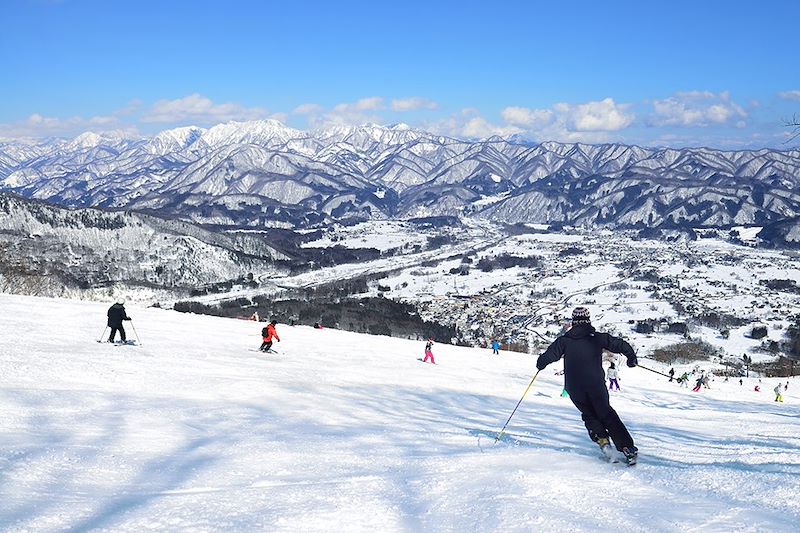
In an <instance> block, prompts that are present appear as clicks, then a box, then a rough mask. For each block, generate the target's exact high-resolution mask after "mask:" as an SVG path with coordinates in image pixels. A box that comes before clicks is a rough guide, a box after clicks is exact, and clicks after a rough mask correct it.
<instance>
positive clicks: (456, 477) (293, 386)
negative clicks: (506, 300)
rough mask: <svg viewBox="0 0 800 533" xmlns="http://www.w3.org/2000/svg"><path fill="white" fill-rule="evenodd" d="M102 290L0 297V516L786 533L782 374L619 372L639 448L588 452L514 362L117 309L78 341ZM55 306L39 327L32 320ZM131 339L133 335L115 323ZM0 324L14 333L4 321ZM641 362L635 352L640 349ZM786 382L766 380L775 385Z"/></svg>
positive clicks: (371, 527)
mask: <svg viewBox="0 0 800 533" xmlns="http://www.w3.org/2000/svg"><path fill="white" fill-rule="evenodd" d="M106 307H107V305H104V304H96V303H78V302H72V301H67V300H49V299H37V298H32V297H21V296H9V295H0V332H2V335H3V336H2V341H1V342H0V375H1V376H3V377H2V385H0V420H3V423H2V424H0V469H2V474H3V482H2V483H1V484H0V529H2V530H3V531H64V530H69V531H87V530H102V531H132V532H133V531H136V532H139V531H143V530H159V531H179V530H181V531H187V530H202V531H256V530H258V531H293V532H294V531H590V530H591V531H598V530H609V531H621V532H627V531H631V532H641V531H704V532H706V531H709V532H715V531H719V532H722V531H725V532H729V531H793V530H795V529H796V524H797V523H798V520H800V501H798V499H797V497H796V496H797V494H798V493H800V453H798V452H800V438H798V435H797V427H796V420H797V417H798V415H800V404H798V401H797V392H798V390H800V383H798V382H797V381H796V380H792V381H791V383H790V386H789V390H788V392H787V394H786V396H785V399H786V401H785V403H783V404H777V403H775V402H773V396H772V395H771V393H770V392H769V391H770V390H771V388H772V387H773V386H774V384H775V383H777V381H775V380H769V379H764V380H763V383H762V384H761V389H762V390H763V391H764V392H761V393H756V392H753V386H754V384H755V383H756V382H757V381H756V380H757V378H750V379H748V380H746V381H745V384H744V385H742V386H740V385H739V384H738V382H737V383H723V382H722V381H721V380H720V379H717V380H716V381H714V382H712V388H711V390H708V391H704V392H702V393H692V392H691V391H687V390H686V389H680V388H678V387H677V386H676V385H675V384H670V383H667V382H666V380H665V379H664V378H661V377H660V376H657V375H656V374H652V373H649V372H647V371H645V370H642V369H625V370H624V371H623V373H622V379H621V384H622V391H621V392H620V393H614V394H613V398H612V404H613V405H614V406H615V407H616V409H617V411H618V412H619V413H620V415H621V417H622V419H623V420H624V421H625V422H626V423H627V424H628V426H629V428H630V430H631V432H632V434H633V436H634V438H635V439H636V440H637V444H638V446H639V447H640V449H641V458H640V464H639V465H638V466H636V467H634V468H628V467H625V466H621V465H613V464H607V463H603V462H601V461H600V460H599V459H598V458H597V451H596V450H595V449H594V448H595V446H594V445H593V444H592V443H591V442H590V441H589V440H588V438H587V436H586V434H585V431H584V429H583V427H582V423H581V421H580V418H579V416H578V414H577V411H576V410H575V408H574V407H573V406H572V405H571V403H570V402H569V400H568V399H567V398H562V397H560V392H561V386H562V377H560V376H556V375H555V374H554V373H555V371H556V370H557V368H555V367H556V366H557V365H553V366H551V367H548V368H547V369H546V370H545V371H543V372H542V374H541V375H540V377H539V379H537V381H536V382H535V383H534V386H533V388H532V390H531V392H530V393H529V394H528V396H527V398H526V399H525V401H524V402H523V403H522V405H521V407H520V408H519V410H518V411H517V413H516V415H515V416H514V418H513V419H512V421H511V424H510V425H509V428H508V432H509V435H508V436H507V437H505V438H503V439H502V441H501V442H500V443H498V444H497V445H493V438H494V436H495V434H496V433H495V432H496V431H497V430H498V429H499V428H500V427H501V426H502V424H503V423H504V422H505V420H506V419H507V417H508V415H509V414H510V412H511V410H512V409H513V407H514V405H515V404H516V402H517V401H518V400H519V397H520V395H521V394H522V392H523V390H524V389H525V387H526V386H527V384H528V383H529V381H530V377H531V375H532V373H533V371H534V358H533V357H531V356H528V355H522V354H514V353H506V352H501V355H500V356H495V357H493V356H491V355H490V351H489V350H477V349H469V348H459V347H454V346H449V345H436V346H435V348H434V353H435V356H436V362H437V365H436V366H434V365H429V364H424V363H422V362H420V361H419V360H418V357H420V355H421V351H422V343H418V342H411V341H405V340H399V339H392V338H387V337H372V336H366V335H357V334H352V333H346V332H341V331H335V330H328V329H325V330H314V329H311V328H306V327H295V328H292V327H288V326H286V325H283V324H279V325H278V332H279V334H280V336H281V342H280V343H277V344H276V348H277V349H278V350H279V351H280V353H279V354H277V355H264V354H261V353H259V352H257V351H255V348H256V346H257V345H258V344H259V340H260V339H259V330H260V327H261V324H257V323H253V322H248V321H239V320H232V319H221V318H213V317H207V316H195V315H181V314H178V313H175V312H171V311H165V310H159V309H143V308H142V309H140V308H136V307H133V308H129V309H128V311H129V314H130V315H131V316H132V317H133V319H134V322H133V324H135V326H136V332H138V335H139V336H140V337H141V341H142V345H141V346H138V347H129V346H122V347H115V346H111V345H108V344H98V343H96V342H95V340H97V338H98V336H99V335H100V330H101V328H102V327H103V325H104V324H105V311H106ZM43 316H48V317H58V320H57V323H55V324H51V323H49V322H43V320H42V317H43ZM128 329H129V335H130V336H131V337H134V334H133V331H132V328H130V327H129V328H128ZM9 332H13V334H14V339H13V342H12V341H11V338H10V333H9ZM642 364H650V365H653V366H655V367H656V368H658V367H657V366H656V365H655V363H652V362H647V360H646V359H642ZM782 381H784V382H785V379H784V380H782Z"/></svg>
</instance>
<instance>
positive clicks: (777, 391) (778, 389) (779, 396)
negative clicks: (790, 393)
mask: <svg viewBox="0 0 800 533" xmlns="http://www.w3.org/2000/svg"><path fill="white" fill-rule="evenodd" d="M781 389H782V387H781V384H780V383H778V385H776V386H775V389H774V391H775V401H776V402H782V401H783V395H782V394H781V392H782V391H781Z"/></svg>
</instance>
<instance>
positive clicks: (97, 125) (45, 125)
mask: <svg viewBox="0 0 800 533" xmlns="http://www.w3.org/2000/svg"><path fill="white" fill-rule="evenodd" d="M85 131H92V132H95V133H111V134H114V135H118V136H127V137H136V136H138V133H139V132H138V131H137V129H136V128H135V127H134V126H131V125H129V124H123V123H122V122H120V120H119V118H118V117H117V116H116V115H108V116H100V115H98V116H94V117H89V118H85V117H80V116H74V117H68V118H58V117H46V116H44V115H41V114H39V113H33V114H32V115H30V116H29V117H28V118H25V119H23V120H19V121H16V122H11V123H6V124H0V138H4V139H20V138H40V137H72V136H75V135H78V134H80V133H83V132H85Z"/></svg>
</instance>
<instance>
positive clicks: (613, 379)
mask: <svg viewBox="0 0 800 533" xmlns="http://www.w3.org/2000/svg"><path fill="white" fill-rule="evenodd" d="M606 375H607V376H608V390H614V387H617V390H619V381H617V378H618V376H619V372H618V371H617V367H616V366H614V363H613V361H612V363H611V366H610V367H608V372H607V374H606Z"/></svg>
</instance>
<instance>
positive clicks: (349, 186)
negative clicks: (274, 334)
mask: <svg viewBox="0 0 800 533" xmlns="http://www.w3.org/2000/svg"><path fill="white" fill-rule="evenodd" d="M799 182H800V151H798V150H796V149H795V150H786V151H780V150H772V149H760V150H715V149H710V148H682V149H676V148H646V147H640V146H635V145H624V144H619V143H606V144H599V145H592V144H582V143H556V142H551V141H548V142H542V143H538V144H532V143H523V142H521V140H520V139H518V138H509V139H503V138H499V137H492V138H489V139H485V140H481V141H472V140H462V139H456V138H452V137H446V136H442V135H437V134H433V133H429V132H426V131H424V130H420V129H415V128H411V127H409V126H407V125H405V124H398V125H393V126H389V127H385V126H378V125H375V124H365V125H362V126H337V127H334V128H329V129H320V130H314V131H301V130H296V129H293V128H290V127H287V126H285V125H283V124H282V123H280V122H278V121H275V120H262V121H252V122H228V123H224V124H219V125H216V126H214V127H212V128H208V129H204V128H198V127H194V126H189V127H182V128H174V129H169V130H164V131H162V132H160V133H159V134H157V135H155V136H153V137H150V138H145V139H130V138H127V139H126V138H121V137H118V136H104V135H97V134H86V133H85V134H82V135H79V136H78V137H76V138H75V139H72V140H52V139H51V140H46V141H42V142H41V143H38V144H30V143H25V142H4V143H0V190H5V191H10V192H14V193H16V194H19V195H21V196H23V197H27V198H33V199H40V200H46V201H48V202H52V203H56V204H60V205H66V206H79V207H90V206H98V207H108V208H124V209H140V210H141V209H146V210H152V211H153V212H155V213H158V214H163V215H170V216H177V217H180V218H183V219H185V220H189V221H193V222H197V223H205V224H219V225H225V226H231V227H257V226H269V225H297V226H302V225H307V224H309V223H314V222H315V221H322V220H332V219H338V218H352V217H363V218H377V219H380V218H404V217H405V218H407V217H411V216H420V215H422V216H432V215H458V216H473V217H484V218H488V219H491V220H500V221H509V222H529V223H559V224H572V225H586V226H611V227H638V226H646V227H674V226H677V227H683V226H687V227H688V226H698V227H719V226H723V227H725V226H732V225H748V224H749V225H763V224H766V223H774V222H778V221H780V220H784V219H787V218H793V217H797V216H800V194H798V193H797V192H796V190H797V189H798V185H800V183H799ZM498 195H503V197H502V198H500V199H499V200H498V201H496V202H488V203H487V202H486V198H494V197H497V196H498ZM381 196H382V197H381ZM242 197H244V198H248V199H249V201H244V202H242V201H241V199H242ZM176 199H179V201H177V202H176Z"/></svg>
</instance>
